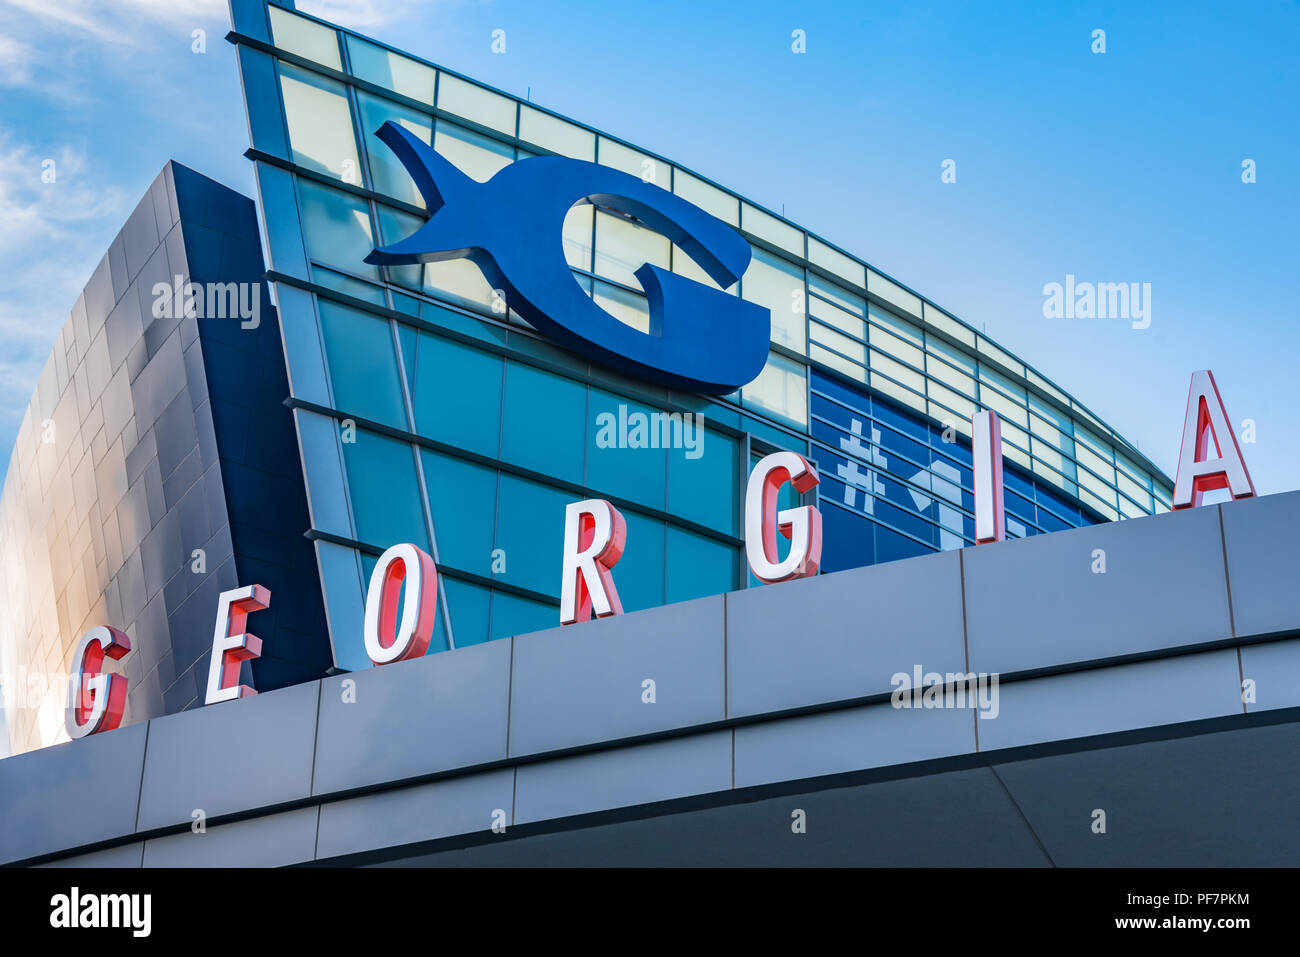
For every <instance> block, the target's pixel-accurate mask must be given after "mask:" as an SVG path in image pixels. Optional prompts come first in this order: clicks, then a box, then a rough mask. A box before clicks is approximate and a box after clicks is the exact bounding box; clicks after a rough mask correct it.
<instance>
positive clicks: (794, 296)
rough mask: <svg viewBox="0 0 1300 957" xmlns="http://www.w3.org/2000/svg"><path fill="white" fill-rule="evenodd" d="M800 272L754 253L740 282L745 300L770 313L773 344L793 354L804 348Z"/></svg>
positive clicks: (801, 278) (763, 253) (797, 268)
mask: <svg viewBox="0 0 1300 957" xmlns="http://www.w3.org/2000/svg"><path fill="white" fill-rule="evenodd" d="M803 272H804V271H803V269H802V268H801V267H799V266H796V265H794V264H793V263H789V262H786V261H785V260H784V259H782V258H781V257H779V256H773V255H772V254H771V253H766V252H763V251H762V250H761V249H755V250H754V258H753V259H752V260H751V261H750V264H749V268H748V269H747V270H746V271H745V275H744V277H743V278H742V279H741V281H740V291H741V295H743V296H744V298H746V299H748V300H749V301H750V302H756V303H758V304H759V305H760V306H766V307H767V308H768V309H769V310H771V313H772V341H773V342H775V343H778V344H780V345H783V346H785V347H786V348H788V349H793V350H795V351H796V352H803V351H804V349H805V348H806V340H805V336H806V332H805V319H804V312H805V309H806V302H805V295H804V284H803Z"/></svg>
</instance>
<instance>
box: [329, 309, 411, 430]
mask: <svg viewBox="0 0 1300 957" xmlns="http://www.w3.org/2000/svg"><path fill="white" fill-rule="evenodd" d="M318 309H319V311H320V327H321V338H322V339H324V341H325V357H326V360H327V361H328V363H329V370H330V384H331V385H332V387H333V389H334V406H335V408H337V409H339V410H340V411H342V412H345V413H350V414H352V415H359V416H361V417H362V418H366V419H371V420H373V421H375V422H382V423H383V424H384V425H388V426H392V427H393V428H395V429H402V430H405V429H406V427H407V424H406V409H405V404H404V402H403V401H402V389H401V379H400V378H399V377H398V374H397V357H396V355H395V353H394V352H393V331H392V329H391V327H390V326H389V324H388V321H387V320H385V319H380V318H379V317H377V316H372V315H370V314H369V313H364V312H358V311H357V310H355V309H349V308H347V307H346V306H340V305H338V304H336V303H332V302H328V301H326V300H324V299H322V300H319V301H318Z"/></svg>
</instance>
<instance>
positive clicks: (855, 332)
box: [808, 296, 867, 341]
mask: <svg viewBox="0 0 1300 957" xmlns="http://www.w3.org/2000/svg"><path fill="white" fill-rule="evenodd" d="M808 311H809V312H810V313H811V314H812V315H813V317H814V318H816V319H820V320H821V321H822V322H825V323H827V324H829V325H832V326H834V327H835V328H836V329H839V330H840V331H841V332H845V333H848V334H849V335H850V336H853V338H855V339H861V340H863V341H865V340H866V338H867V324H866V322H865V321H863V320H862V319H859V318H858V317H857V316H855V315H853V313H851V312H845V311H844V310H843V309H841V308H839V307H838V306H832V305H831V304H830V303H828V302H824V301H823V300H821V299H818V298H817V297H816V296H810V297H809V298H808Z"/></svg>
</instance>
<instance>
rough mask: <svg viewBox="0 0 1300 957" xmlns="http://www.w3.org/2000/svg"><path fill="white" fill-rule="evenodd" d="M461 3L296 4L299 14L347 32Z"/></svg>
mask: <svg viewBox="0 0 1300 957" xmlns="http://www.w3.org/2000/svg"><path fill="white" fill-rule="evenodd" d="M463 2H465V0H298V2H297V4H296V6H297V8H298V9H299V10H301V11H302V12H303V13H307V14H310V15H311V16H313V17H320V18H321V19H322V20H328V21H329V22H330V23H336V24H338V25H339V26H341V27H347V28H348V29H351V30H364V29H367V28H373V27H377V26H382V25H384V24H388V23H391V22H393V21H394V20H400V19H403V18H409V17H411V16H427V15H428V14H429V13H430V12H431V11H430V10H429V9H428V8H431V7H453V6H459V5H460V4H462V3H463Z"/></svg>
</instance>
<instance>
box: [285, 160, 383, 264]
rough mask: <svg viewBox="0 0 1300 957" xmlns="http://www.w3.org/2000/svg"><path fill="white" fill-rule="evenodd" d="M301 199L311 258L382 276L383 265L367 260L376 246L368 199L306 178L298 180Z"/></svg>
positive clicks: (303, 223) (299, 198) (304, 232)
mask: <svg viewBox="0 0 1300 957" xmlns="http://www.w3.org/2000/svg"><path fill="white" fill-rule="evenodd" d="M298 200H299V203H300V206H301V209H302V226H303V230H302V231H303V235H304V236H305V237H306V239H307V255H308V256H309V257H310V258H311V259H313V260H314V261H316V262H319V263H323V264H324V265H326V266H334V267H335V268H337V269H342V270H344V271H346V272H350V273H355V274H357V275H358V276H365V277H367V278H369V279H378V278H379V267H378V266H371V265H369V264H368V263H366V262H365V258H366V256H368V255H370V251H371V250H372V249H374V248H375V244H374V237H373V235H372V233H371V231H370V206H369V204H368V203H367V202H366V201H365V200H363V199H358V198H357V197H355V196H349V195H348V194H347V193H342V192H340V191H338V190H335V189H329V188H328V187H326V186H321V185H318V184H316V183H313V182H310V181H308V180H305V179H299V180H298Z"/></svg>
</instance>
